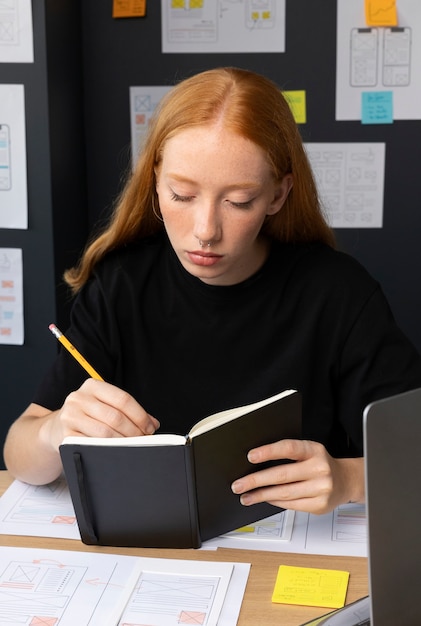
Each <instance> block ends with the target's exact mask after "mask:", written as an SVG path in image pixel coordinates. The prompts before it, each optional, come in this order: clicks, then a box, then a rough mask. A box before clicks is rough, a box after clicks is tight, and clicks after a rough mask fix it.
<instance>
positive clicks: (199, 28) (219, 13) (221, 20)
mask: <svg viewBox="0 0 421 626" xmlns="http://www.w3.org/2000/svg"><path fill="white" fill-rule="evenodd" d="M161 15H162V52H164V53H165V52H171V53H177V52H183V53H197V52H205V53H212V52H285V0H243V1H240V2H238V1H233V0H195V1H194V2H192V1H191V0H161Z"/></svg>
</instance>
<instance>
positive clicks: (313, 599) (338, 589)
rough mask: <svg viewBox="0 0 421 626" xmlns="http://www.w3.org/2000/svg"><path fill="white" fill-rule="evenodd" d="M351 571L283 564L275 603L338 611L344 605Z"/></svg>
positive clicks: (273, 599) (277, 581)
mask: <svg viewBox="0 0 421 626" xmlns="http://www.w3.org/2000/svg"><path fill="white" fill-rule="evenodd" d="M348 581H349V572H344V571H341V570H330V569H316V568H313V567H293V566H290V565H280V566H279V570H278V575H277V578H276V583H275V588H274V591H273V595H272V602H278V603H282V604H299V605H305V606H321V607H328V608H333V609H339V608H341V607H343V606H344V605H345V598H346V592H347V589H348Z"/></svg>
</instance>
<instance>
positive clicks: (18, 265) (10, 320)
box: [0, 248, 24, 345]
mask: <svg viewBox="0 0 421 626" xmlns="http://www.w3.org/2000/svg"><path fill="white" fill-rule="evenodd" d="M22 273H23V270H22V250H21V249H20V248H0V344H15V345H22V344H23V341H24V321H23V276H22Z"/></svg>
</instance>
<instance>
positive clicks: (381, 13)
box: [365, 0, 398, 26]
mask: <svg viewBox="0 0 421 626" xmlns="http://www.w3.org/2000/svg"><path fill="white" fill-rule="evenodd" d="M365 21H366V24H367V26H397V25H398V12H397V9H396V0H365Z"/></svg>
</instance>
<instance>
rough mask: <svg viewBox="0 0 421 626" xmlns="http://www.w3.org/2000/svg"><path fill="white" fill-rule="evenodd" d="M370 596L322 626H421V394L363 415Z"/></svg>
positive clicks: (389, 401)
mask: <svg viewBox="0 0 421 626" xmlns="http://www.w3.org/2000/svg"><path fill="white" fill-rule="evenodd" d="M363 419H364V457H365V481H366V500H367V519H368V573H369V592H370V595H369V596H368V597H366V598H361V599H360V600H357V601H356V602H353V603H352V604H349V605H347V606H345V607H344V608H343V609H339V610H338V611H333V612H331V613H329V614H327V615H325V616H324V617H319V618H317V619H315V620H313V621H311V622H308V625H309V626H310V625H314V626H316V624H317V625H318V626H322V625H323V626H366V625H370V626H398V625H399V626H401V625H402V626H420V625H421V597H418V594H420V596H421V389H415V390H413V391H407V392H405V393H401V394H398V395H395V396H392V397H390V398H385V399H384V400H378V401H376V402H372V403H371V404H369V405H368V406H367V407H366V409H365V410H364V417H363Z"/></svg>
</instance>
